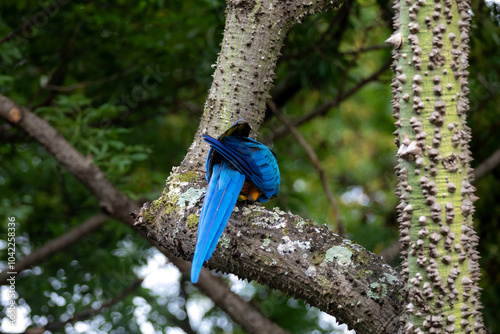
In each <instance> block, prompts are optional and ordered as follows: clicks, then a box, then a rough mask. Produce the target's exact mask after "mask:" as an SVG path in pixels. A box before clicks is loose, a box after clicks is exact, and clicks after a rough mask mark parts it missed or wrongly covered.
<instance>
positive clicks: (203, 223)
mask: <svg viewBox="0 0 500 334" xmlns="http://www.w3.org/2000/svg"><path fill="white" fill-rule="evenodd" d="M244 182H245V176H244V175H243V174H241V173H240V172H239V171H238V170H236V169H235V168H234V167H233V166H232V165H231V164H230V163H229V162H227V161H224V160H223V161H222V162H221V163H220V164H216V165H214V166H213V173H212V177H211V178H210V182H209V184H208V188H207V193H206V195H205V200H204V201H203V207H202V209H201V214H200V223H199V224H198V238H197V241H196V248H195V253H194V257H193V264H192V267H191V282H193V283H196V282H198V278H199V275H200V270H201V266H202V265H203V262H205V261H206V260H208V259H209V258H210V256H212V253H213V252H214V250H215V247H216V246H217V241H218V240H219V238H220V236H221V235H222V232H223V231H224V228H225V226H226V224H227V221H228V220H229V216H230V215H231V213H232V212H233V208H234V205H235V203H236V200H237V199H238V195H239V194H240V191H241V188H242V187H243V183H244Z"/></svg>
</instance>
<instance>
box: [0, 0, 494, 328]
mask: <svg viewBox="0 0 500 334" xmlns="http://www.w3.org/2000/svg"><path fill="white" fill-rule="evenodd" d="M391 6H392V4H391V3H390V2H389V1H386V0H359V1H353V0H346V2H345V4H344V5H343V6H342V7H341V8H340V9H339V10H337V11H331V12H328V13H323V14H318V15H316V16H314V17H310V18H308V19H307V20H305V22H303V24H302V25H299V26H296V27H295V28H293V29H292V30H291V32H290V33H289V35H288V37H287V39H286V41H285V46H284V47H283V49H282V53H283V56H282V57H281V58H280V59H279V62H278V68H277V70H276V75H277V79H276V80H275V87H274V88H273V89H272V91H271V95H272V97H273V100H274V102H275V103H276V105H277V107H278V108H279V109H280V110H281V111H282V112H283V114H284V115H285V117H287V118H288V119H289V120H290V121H293V122H295V124H296V125H297V127H298V130H299V131H300V133H301V134H302V136H304V138H305V139H306V140H307V142H308V143H309V145H310V146H311V147H312V149H313V150H314V151H315V152H316V154H317V156H318V159H319V162H320V165H321V168H322V169H323V170H324V171H325V179H326V181H327V184H328V186H329V187H330V188H331V190H332V192H333V194H334V201H335V202H336V204H337V206H338V213H335V211H334V210H332V207H331V203H330V201H329V200H328V199H327V197H326V196H325V193H324V191H323V187H322V184H321V181H320V177H319V175H318V172H317V170H316V167H315V166H314V164H313V163H312V162H311V159H310V158H309V156H308V155H307V153H306V151H305V150H304V148H303V147H302V146H301V145H299V144H298V143H297V140H296V139H295V138H294V137H293V136H292V135H290V134H289V132H288V131H286V130H285V128H284V127H283V124H282V123H281V122H280V120H279V119H277V118H276V116H275V115H274V114H273V113H272V112H271V111H268V112H267V114H266V120H265V122H264V124H263V126H262V128H261V130H260V136H259V140H261V141H263V142H265V143H266V144H268V145H269V146H271V147H272V148H273V150H274V151H275V152H276V154H277V156H278V161H279V165H280V170H281V174H282V186H281V191H280V196H279V197H278V198H277V199H276V200H273V201H270V203H268V204H267V205H268V206H270V207H273V206H279V207H281V208H282V209H284V210H290V211H291V212H293V213H295V214H298V215H300V216H302V217H305V218H311V219H313V220H314V221H315V222H316V223H317V224H325V225H328V226H330V227H331V228H332V229H334V228H335V225H334V224H335V222H336V221H337V218H336V217H337V215H338V217H339V218H340V219H341V221H342V222H343V225H344V228H345V230H346V236H347V237H348V238H350V239H351V240H354V241H356V242H357V243H359V244H361V245H362V246H363V247H365V248H367V249H369V250H371V251H373V252H375V253H381V252H386V253H384V254H388V255H387V258H388V259H389V260H390V261H391V265H393V266H398V264H399V260H398V258H397V256H396V255H394V252H392V256H391V255H390V254H391V252H390V251H388V250H390V249H394V245H395V243H396V242H397V239H398V232H397V223H396V213H395V206H396V204H397V201H396V196H395V195H394V189H395V186H396V178H395V176H394V173H393V170H394V169H393V167H394V165H395V153H396V147H395V145H394V143H393V140H394V135H392V132H393V131H394V130H395V126H394V124H393V123H394V119H393V118H392V116H391V114H392V110H391V103H390V100H391V91H390V86H389V85H390V82H391V78H392V72H391V71H390V69H389V64H390V48H389V46H388V45H385V44H384V40H385V39H386V38H387V37H388V36H390V34H391V33H392V29H391V27H392V8H391ZM224 9H225V2H224V1H220V0H204V1H194V0H184V1H172V0H170V1H163V0H155V1H153V0H150V1H136V2H133V3H132V2H130V1H125V0H119V1H117V0H115V1H103V0H97V1H71V2H70V1H60V2H56V1H55V0H51V1H44V0H42V1H40V2H36V3H35V2H33V1H28V0H16V1H14V0H3V1H2V2H1V3H0V92H1V94H3V95H5V96H6V97H8V98H10V99H12V100H14V101H16V102H17V103H18V104H20V105H23V106H26V107H28V108H30V109H31V110H33V111H34V112H35V113H36V114H38V115H39V116H40V117H42V118H44V119H46V120H47V121H48V122H50V124H51V125H52V126H53V127H54V128H56V129H57V130H58V131H59V132H60V133H61V134H62V135H63V136H64V137H65V138H66V139H67V140H69V141H70V142H71V144H72V145H74V146H75V147H76V148H77V149H78V150H79V151H80V152H81V153H82V154H84V155H91V156H92V157H93V159H94V162H95V163H96V164H97V165H98V166H99V167H100V168H101V169H102V170H103V171H104V172H105V173H106V175H107V177H108V178H109V179H110V180H111V181H112V182H113V183H114V185H115V186H116V187H118V188H119V189H120V190H121V191H122V192H123V193H125V194H126V195H128V196H130V197H131V198H133V199H134V200H136V201H137V202H139V203H142V202H144V201H146V200H149V201H153V200H155V199H156V198H158V196H159V195H160V193H161V191H162V189H163V186H164V184H165V180H166V178H167V177H168V175H169V173H170V170H171V168H172V167H173V166H177V165H179V163H180V162H181V161H182V159H183V156H184V154H185V153H186V150H187V148H188V147H189V145H190V144H191V141H192V138H193V136H194V134H195V131H196V128H197V126H198V122H197V121H196V120H197V119H200V117H201V114H202V110H203V104H204V101H205V98H206V95H207V90H208V89H209V87H210V84H211V79H212V77H211V75H212V73H213V69H212V68H211V65H212V64H214V63H215V60H216V57H217V52H219V43H220V42H221V40H222V32H223V28H224ZM499 9H500V8H499V7H498V5H496V4H495V3H487V2H483V1H474V2H473V4H472V13H473V17H472V20H473V21H472V30H471V43H470V46H471V53H470V65H471V66H470V68H469V72H470V77H469V84H470V94H469V99H470V106H471V110H470V112H469V117H468V125H469V126H470V127H471V128H472V134H473V139H472V143H471V150H472V155H473V158H474V161H473V162H472V165H473V167H477V166H480V165H481V164H482V163H484V162H485V161H487V159H489V158H492V157H493V160H494V158H495V155H494V153H495V152H497V154H496V156H498V150H499V149H500V137H499V136H498V135H497V132H496V131H498V130H497V129H498V128H499V126H500V117H499V116H500V110H499V109H498V105H499V103H500V94H499V91H500V57H499V54H498V50H499V49H500V26H499V21H500V15H499V14H500V12H499ZM212 135H218V134H212ZM496 160H500V159H499V158H498V157H497V159H496ZM495 163H496V164H495ZM482 166H484V165H482ZM493 167H494V168H493V169H489V170H486V172H485V173H483V174H481V175H479V177H478V178H477V180H476V183H475V186H476V187H477V192H476V195H478V196H479V197H480V200H479V201H477V202H476V213H475V217H474V222H475V228H476V230H477V231H478V233H479V236H480V238H481V240H480V245H479V252H480V254H481V256H482V258H481V260H480V265H481V269H482V280H481V282H480V286H481V287H482V289H483V293H482V302H483V305H484V310H483V311H484V318H485V323H486V325H487V327H488V329H489V330H490V332H491V333H494V332H500V319H499V318H498V317H497V316H496V310H498V309H499V308H500V284H499V283H500V282H499V280H500V257H499V255H500V248H499V245H500V240H499V239H500V233H499V228H500V227H499V225H498V221H499V217H500V205H498V202H499V201H500V180H499V176H500V169H499V168H498V162H495V161H494V164H493ZM0 194H1V196H0V219H1V221H2V223H1V224H0V235H1V236H2V237H1V238H0V253H1V254H2V255H1V256H0V259H1V261H0V270H4V269H6V268H7V222H8V220H7V217H15V219H16V246H17V250H16V257H17V259H18V260H19V259H21V258H23V257H25V256H27V255H28V254H30V253H31V252H33V251H34V250H36V249H38V248H39V247H41V246H42V245H44V244H46V243H47V242H49V241H50V240H52V239H54V238H55V237H57V236H60V235H63V234H64V233H65V232H67V231H69V230H70V229H72V228H74V227H76V226H78V225H79V224H81V223H82V222H84V221H86V220H88V219H91V218H92V217H94V216H96V215H97V214H98V213H99V209H98V201H97V200H96V198H94V197H93V196H92V195H91V194H90V192H89V191H88V190H87V189H86V188H85V187H84V186H82V185H81V184H80V183H79V181H78V180H76V179H75V178H74V177H73V176H72V175H71V174H69V173H68V172H67V171H66V170H65V169H64V168H63V167H61V166H60V165H59V164H58V163H57V162H56V160H55V159H54V158H53V157H52V156H51V155H50V154H48V152H47V151H46V150H45V149H44V148H43V147H42V146H40V145H39V144H38V143H37V142H36V141H34V140H33V139H32V138H30V137H29V136H28V135H26V134H25V133H24V132H22V131H20V130H17V129H16V128H14V127H11V126H10V125H9V124H7V122H5V121H4V120H0ZM391 246H392V248H391ZM224 277H226V278H225V279H226V280H227V281H228V283H229V284H231V286H232V289H233V291H236V292H238V293H239V294H240V295H241V296H243V298H244V299H245V300H247V301H249V302H250V303H251V304H252V305H254V306H255V307H257V308H258V309H260V310H261V312H262V313H263V314H264V315H265V316H266V317H268V318H270V319H271V320H273V321H275V322H276V323H277V324H278V325H280V326H282V327H283V328H285V329H288V330H290V331H291V332H293V333H332V332H343V331H344V330H345V326H338V325H336V324H335V321H334V320H333V319H332V318H331V317H329V316H327V315H325V314H324V313H322V312H320V311H319V310H317V309H315V308H312V307H310V306H309V305H305V304H304V303H303V302H302V301H300V300H295V299H291V298H289V297H287V296H285V295H284V294H282V293H281V292H279V291H274V290H270V289H269V288H267V287H266V286H262V285H258V284H255V283H254V282H250V283H249V282H247V281H241V280H238V279H237V277H235V276H233V275H229V276H225V275H224ZM0 292H1V297H2V298H1V302H2V305H3V307H2V309H0V318H1V319H3V320H2V322H1V323H0V325H1V328H2V330H4V331H7V329H8V327H7V323H6V321H7V319H6V312H7V309H6V306H7V303H8V297H7V294H8V287H7V286H3V287H1V288H0ZM16 294H17V295H16V296H17V299H16V302H17V304H18V305H19V315H18V317H19V318H20V319H21V320H22V322H20V323H19V324H18V327H17V329H16V330H17V331H18V332H22V331H24V329H25V328H26V327H27V326H33V327H41V326H45V325H48V324H55V323H58V324H59V327H57V328H55V329H53V330H52V331H51V332H54V333H58V332H66V333H85V332H95V333H136V332H147V333H153V332H158V333H161V332H165V333H195V332H196V333H244V331H243V330H242V329H241V328H240V327H239V325H238V324H236V323H234V322H233V321H232V320H231V319H230V318H229V317H228V316H227V315H226V314H225V313H224V312H222V311H220V310H219V309H218V308H217V307H215V306H214V304H213V302H211V301H210V300H209V299H207V298H206V297H205V296H203V295H202V294H201V293H200V292H199V291H198V290H197V289H196V288H195V287H193V286H192V285H191V284H190V283H189V282H187V281H185V280H184V279H183V278H182V277H181V276H180V275H179V273H178V271H177V270H176V269H175V268H174V267H173V266H172V265H171V264H168V263H167V261H166V259H165V258H164V257H163V256H162V255H161V254H159V253H158V251H156V250H155V249H152V248H151V247H150V246H149V244H147V242H145V241H144V240H143V239H142V238H141V237H140V236H138V235H136V234H135V233H134V232H132V231H131V230H130V229H129V228H128V227H127V226H125V225H124V224H122V223H120V222H118V221H114V220H109V221H106V223H105V224H104V225H103V227H102V228H100V229H98V230H97V231H95V232H94V233H92V234H90V235H88V236H85V237H84V238H81V239H80V240H79V242H77V243H75V244H74V245H73V246H72V247H71V248H68V249H65V250H64V251H63V252H58V253H57V254H55V255H53V256H51V257H49V258H47V259H45V260H44V261H42V262H40V263H39V264H38V265H36V266H35V267H33V268H32V269H30V270H27V271H25V272H23V273H22V274H20V275H19V276H18V278H17V282H16ZM110 301H112V303H110ZM103 306H106V307H103ZM92 310H93V313H92V312H91V315H90V316H88V317H83V316H82V315H83V314H86V313H85V312H89V311H92Z"/></svg>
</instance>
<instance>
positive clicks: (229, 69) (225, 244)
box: [136, 0, 404, 333]
mask: <svg viewBox="0 0 500 334" xmlns="http://www.w3.org/2000/svg"><path fill="white" fill-rule="evenodd" d="M339 4H340V2H337V1H316V2H302V1H269V0H266V1H228V6H227V11H226V15H227V18H226V27H225V32H224V36H223V40H222V43H221V52H220V54H219V57H218V59H217V62H216V64H215V65H214V68H215V73H214V80H213V84H212V87H211V88H210V91H209V94H208V97H207V102H206V104H205V109H204V115H203V118H202V120H201V123H200V127H199V129H198V132H197V134H196V136H195V139H194V142H193V144H192V145H191V147H190V149H189V151H188V154H187V155H186V158H185V159H184V161H183V162H182V164H181V166H179V167H177V168H174V170H173V171H172V173H171V175H170V177H169V178H168V180H167V184H166V187H165V189H164V192H163V194H162V196H161V197H160V198H159V199H158V200H156V201H154V202H153V203H150V204H146V205H145V206H144V207H143V208H142V209H141V211H140V212H139V213H137V216H136V224H137V226H139V227H140V228H142V229H143V230H144V231H145V233H146V234H147V235H148V237H149V238H152V239H153V240H155V241H156V242H157V243H158V244H160V245H161V246H162V247H165V248H166V249H167V250H168V251H170V252H172V253H173V254H175V255H176V256H179V257H182V258H184V259H186V260H191V259H192V256H193V254H194V246H195V241H196V232H197V227H198V220H199V213H200V209H201V204H202V201H203V196H204V194H205V188H206V181H205V173H204V160H205V157H206V153H207V151H208V145H206V144H205V143H204V142H202V140H201V134H202V133H207V134H210V135H212V136H217V135H218V134H220V133H222V131H224V130H225V129H226V128H228V127H229V126H230V125H231V124H232V123H234V122H235V121H236V120H238V119H241V118H243V119H245V120H247V121H248V122H249V123H250V124H251V126H252V127H253V130H254V132H253V133H252V134H251V135H253V136H255V135H256V133H257V132H258V129H259V126H260V123H261V122H262V120H263V117H264V112H265V103H266V99H267V98H268V92H269V89H270V87H271V85H272V81H273V77H274V72H273V71H274V68H275V66H276V60H277V58H278V56H279V51H280V49H281V46H282V45H283V40H284V38H285V35H286V33H287V31H288V30H289V28H290V27H292V26H293V25H294V24H295V23H298V22H300V20H301V19H303V18H304V17H305V16H307V15H310V14H313V13H315V12H318V11H321V10H326V9H328V8H333V7H334V6H338V5H339ZM278 161H279V152H278ZM207 266H208V267H209V268H213V269H216V270H220V271H223V272H228V273H235V274H237V275H239V276H240V277H242V278H247V279H249V280H252V279H253V280H256V281H258V282H259V283H262V284H267V285H269V286H270V287H272V288H276V289H280V290H282V291H283V292H285V293H286V294H288V295H291V296H295V297H297V298H301V299H303V300H305V301H306V302H307V303H309V304H311V305H314V306H317V307H319V308H320V309H321V310H324V311H326V312H328V313H330V314H332V315H334V316H335V317H336V318H337V319H338V320H339V321H341V322H344V323H347V324H348V325H349V327H350V328H353V329H355V330H356V331H357V332H358V333H398V332H399V331H401V323H402V322H401V319H400V315H401V314H402V312H403V305H404V301H403V298H402V295H401V291H402V284H401V281H400V279H399V277H398V273H396V272H395V270H394V269H392V268H391V267H389V266H388V265H386V264H384V263H383V262H382V261H381V260H380V259H379V258H378V257H377V256H375V255H374V254H372V253H370V252H368V251H367V250H365V249H364V248H362V247H361V246H359V245H356V244H355V243H352V242H351V241H349V240H347V239H343V238H341V237H339V236H338V235H335V234H333V233H332V232H330V231H328V230H327V229H326V228H325V227H320V226H318V225H316V224H314V223H313V222H310V221H306V220H304V219H302V218H300V217H298V216H294V215H292V214H291V213H286V212H283V211H281V210H279V209H274V210H268V209H265V208H263V207H262V206H259V205H243V204H237V206H236V209H235V210H234V212H233V214H232V216H231V219H230V221H229V223H228V226H227V227H226V230H225V232H224V234H223V236H222V238H221V240H220V241H219V244H218V246H217V249H216V251H215V253H214V255H213V256H212V258H211V259H210V261H208V263H207Z"/></svg>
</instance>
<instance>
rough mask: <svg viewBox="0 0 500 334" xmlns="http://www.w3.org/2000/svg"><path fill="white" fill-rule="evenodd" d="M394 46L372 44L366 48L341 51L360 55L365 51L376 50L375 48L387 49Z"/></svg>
mask: <svg viewBox="0 0 500 334" xmlns="http://www.w3.org/2000/svg"><path fill="white" fill-rule="evenodd" d="M389 48H392V46H391V45H389V44H377V45H370V46H367V47H364V48H360V49H357V50H351V51H344V52H339V54H340V55H358V54H360V53H363V52H368V51H374V50H385V49H389Z"/></svg>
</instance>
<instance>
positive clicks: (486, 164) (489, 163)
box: [474, 149, 500, 182]
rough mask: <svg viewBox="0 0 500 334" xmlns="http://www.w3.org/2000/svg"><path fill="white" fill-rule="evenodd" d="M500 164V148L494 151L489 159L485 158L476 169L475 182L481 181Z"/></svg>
mask: <svg viewBox="0 0 500 334" xmlns="http://www.w3.org/2000/svg"><path fill="white" fill-rule="evenodd" d="M498 165H500V149H498V150H496V151H495V152H493V154H492V155H490V156H489V158H488V159H486V160H484V161H483V162H482V163H481V164H480V165H479V166H477V167H476V169H475V170H474V182H477V181H479V180H480V179H482V178H483V177H484V176H486V175H487V174H488V173H489V172H491V171H492V170H493V169H495V168H497V167H498Z"/></svg>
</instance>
